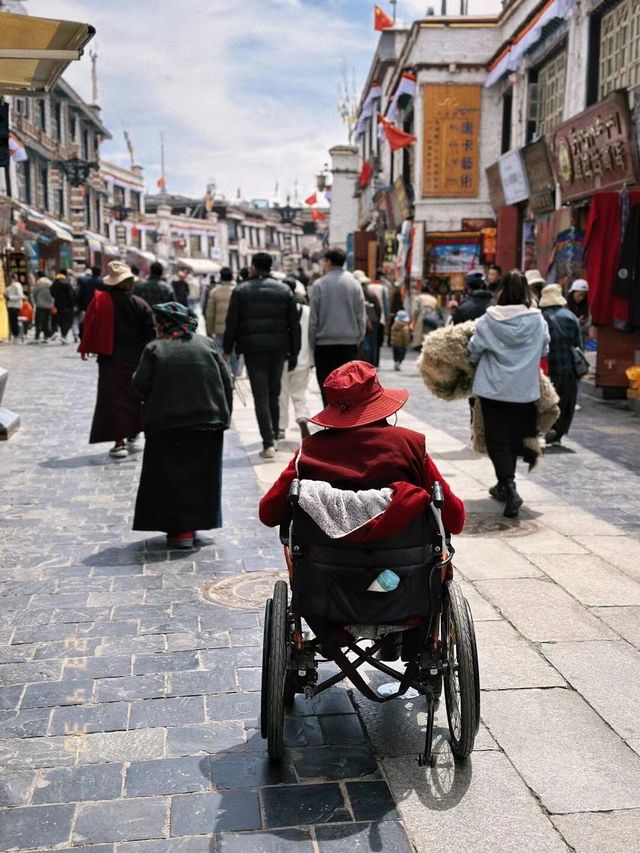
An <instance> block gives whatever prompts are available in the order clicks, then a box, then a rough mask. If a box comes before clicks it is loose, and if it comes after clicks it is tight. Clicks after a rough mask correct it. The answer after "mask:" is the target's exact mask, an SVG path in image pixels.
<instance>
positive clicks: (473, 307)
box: [453, 290, 493, 324]
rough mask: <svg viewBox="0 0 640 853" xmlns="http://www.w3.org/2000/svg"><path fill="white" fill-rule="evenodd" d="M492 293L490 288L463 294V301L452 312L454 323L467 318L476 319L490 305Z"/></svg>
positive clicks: (461, 321) (464, 320)
mask: <svg viewBox="0 0 640 853" xmlns="http://www.w3.org/2000/svg"><path fill="white" fill-rule="evenodd" d="M492 299H493V293H491V291H490V290H472V291H470V293H469V294H468V295H467V296H465V298H464V301H463V302H462V304H461V305H460V306H459V308H458V310H457V311H456V313H455V314H454V317H453V322H454V323H456V324H457V323H464V322H466V321H467V320H477V319H478V317H482V315H483V314H484V312H485V311H486V310H487V308H488V307H489V305H491V300H492Z"/></svg>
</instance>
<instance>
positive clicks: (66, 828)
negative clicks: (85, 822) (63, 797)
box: [0, 806, 75, 850]
mask: <svg viewBox="0 0 640 853" xmlns="http://www.w3.org/2000/svg"><path fill="white" fill-rule="evenodd" d="M74 809H75V806H31V807H28V808H15V809H6V810H4V811H0V843H1V844H2V849H3V850H30V849H31V848H33V847H39V848H42V847H48V848H51V847H55V846H56V845H58V844H65V843H68V842H69V840H70V838H71V824H72V821H73V813H74Z"/></svg>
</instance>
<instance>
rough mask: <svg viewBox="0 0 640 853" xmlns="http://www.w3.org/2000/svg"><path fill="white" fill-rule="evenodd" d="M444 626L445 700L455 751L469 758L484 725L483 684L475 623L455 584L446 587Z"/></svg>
mask: <svg viewBox="0 0 640 853" xmlns="http://www.w3.org/2000/svg"><path fill="white" fill-rule="evenodd" d="M446 587H447V595H446V603H445V611H444V619H443V623H442V627H443V632H444V637H443V639H444V642H445V644H446V649H447V663H448V667H447V671H446V673H445V676H444V697H445V702H446V706H447V719H448V721H449V732H450V735H451V751H452V752H453V754H454V755H455V756H456V757H457V758H467V757H468V756H469V755H470V754H471V752H472V750H473V744H474V741H475V737H476V734H477V731H478V726H479V723H480V680H479V677H478V658H477V652H476V642H475V632H474V629H473V620H472V619H471V612H470V610H469V608H468V605H467V602H466V600H465V598H464V596H463V594H462V591H461V590H460V587H459V586H458V584H457V583H455V581H449V582H448V583H447V585H446Z"/></svg>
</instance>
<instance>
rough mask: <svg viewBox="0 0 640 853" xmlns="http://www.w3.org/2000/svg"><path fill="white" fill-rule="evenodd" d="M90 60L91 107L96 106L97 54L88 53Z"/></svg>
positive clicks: (95, 51)
mask: <svg viewBox="0 0 640 853" xmlns="http://www.w3.org/2000/svg"><path fill="white" fill-rule="evenodd" d="M89 57H90V58H91V106H93V107H97V106H98V52H97V50H91V51H89Z"/></svg>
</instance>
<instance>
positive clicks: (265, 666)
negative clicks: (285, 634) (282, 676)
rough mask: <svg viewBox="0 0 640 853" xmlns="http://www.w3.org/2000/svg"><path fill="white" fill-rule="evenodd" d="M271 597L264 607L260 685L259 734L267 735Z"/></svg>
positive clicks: (264, 736)
mask: <svg viewBox="0 0 640 853" xmlns="http://www.w3.org/2000/svg"><path fill="white" fill-rule="evenodd" d="M272 612H273V599H272V598H268V599H267V603H266V604H265V607H264V628H263V631H262V681H261V687H260V734H261V735H262V737H263V738H266V737H267V715H268V702H267V696H268V693H269V650H270V648H271V614H272Z"/></svg>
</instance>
